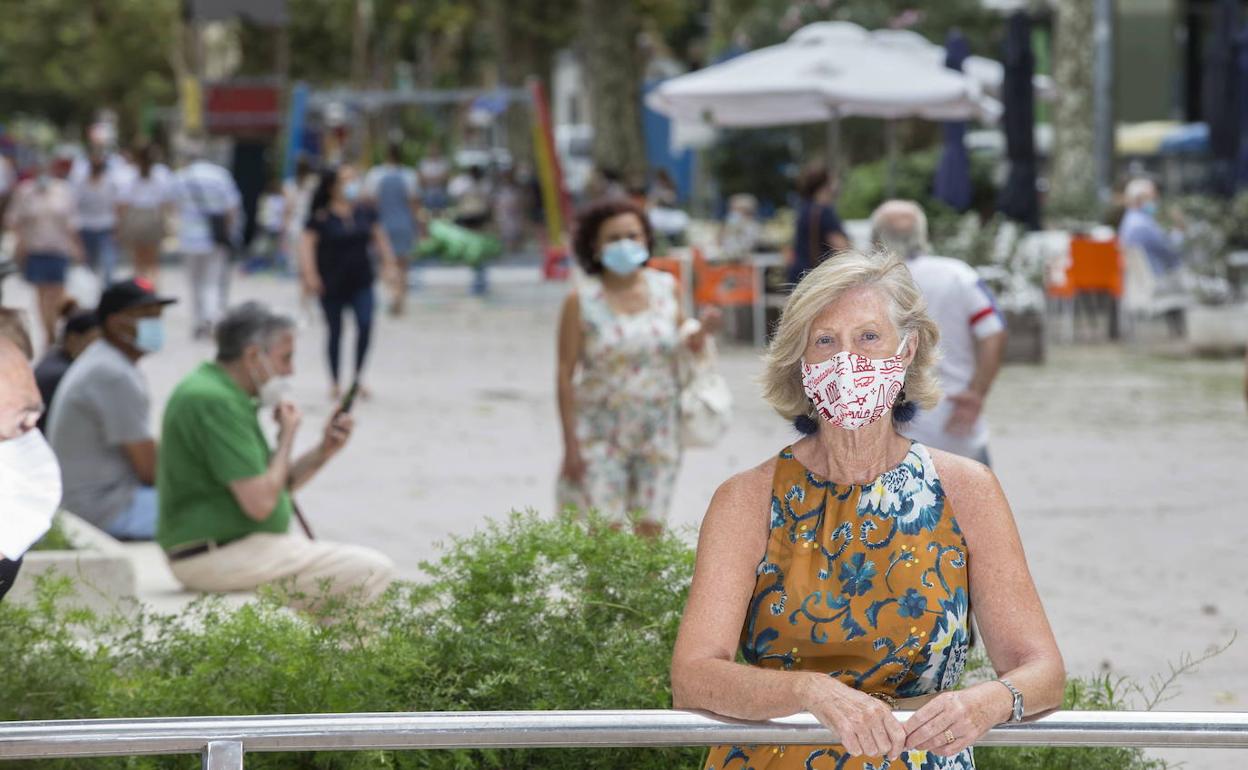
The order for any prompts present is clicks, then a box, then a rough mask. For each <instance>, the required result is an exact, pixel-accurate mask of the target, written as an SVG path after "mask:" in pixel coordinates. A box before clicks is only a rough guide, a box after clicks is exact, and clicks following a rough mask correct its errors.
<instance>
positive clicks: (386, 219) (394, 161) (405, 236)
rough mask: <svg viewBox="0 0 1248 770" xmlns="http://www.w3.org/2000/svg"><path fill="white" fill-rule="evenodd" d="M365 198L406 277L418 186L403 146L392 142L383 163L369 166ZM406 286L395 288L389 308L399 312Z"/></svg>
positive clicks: (415, 228) (417, 207)
mask: <svg viewBox="0 0 1248 770" xmlns="http://www.w3.org/2000/svg"><path fill="white" fill-rule="evenodd" d="M364 194H365V197H366V198H367V199H368V200H369V201H370V202H371V203H372V204H373V205H374V206H376V208H377V217H378V220H379V222H380V224H381V229H382V230H385V231H386V237H387V238H388V239H389V240H390V248H391V249H392V250H393V251H394V256H395V258H396V259H397V260H398V264H399V271H400V272H401V273H402V274H403V275H404V276H405V277H406V276H407V274H408V267H409V265H410V262H411V258H412V252H413V250H415V248H416V238H417V234H418V230H419V227H418V224H417V223H418V221H419V214H420V197H419V196H420V185H419V182H418V181H417V178H416V170H415V169H413V168H410V167H408V166H405V165H404V164H403V149H402V147H400V145H399V144H398V143H393V144H391V145H390V147H389V148H388V149H387V150H386V162H385V163H382V164H381V165H378V166H375V167H373V168H372V169H371V170H370V171H369V172H368V174H366V175H365V177H364ZM406 289H407V287H406V286H399V287H397V289H396V291H395V294H394V297H393V300H392V302H391V305H390V310H391V312H393V313H394V314H395V315H399V314H401V313H402V312H403V304H404V300H405V299H406V294H407V291H406Z"/></svg>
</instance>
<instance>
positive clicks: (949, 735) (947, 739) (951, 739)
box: [945, 730, 957, 746]
mask: <svg viewBox="0 0 1248 770" xmlns="http://www.w3.org/2000/svg"><path fill="white" fill-rule="evenodd" d="M956 740H957V738H955V737H954V736H953V731H952V730H945V745H946V746H948V745H949V744H951V743H953V742H954V741H956Z"/></svg>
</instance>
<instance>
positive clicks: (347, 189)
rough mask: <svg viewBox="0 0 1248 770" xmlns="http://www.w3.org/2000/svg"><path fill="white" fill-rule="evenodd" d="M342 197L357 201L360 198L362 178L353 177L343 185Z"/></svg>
mask: <svg viewBox="0 0 1248 770" xmlns="http://www.w3.org/2000/svg"><path fill="white" fill-rule="evenodd" d="M342 197H344V198H346V199H347V200H349V201H351V202H352V203H355V202H356V201H357V200H359V199H360V180H358V179H352V180H351V181H350V182H347V183H346V184H345V185H343V186H342Z"/></svg>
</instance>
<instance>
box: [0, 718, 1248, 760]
mask: <svg viewBox="0 0 1248 770" xmlns="http://www.w3.org/2000/svg"><path fill="white" fill-rule="evenodd" d="M910 715H911V714H910V713H909V712H901V711H899V712H897V717H898V719H901V720H902V721H905V720H906V719H907V718H909V717H910ZM216 742H223V743H225V744H234V745H236V746H238V750H239V759H238V762H237V763H236V764H233V765H229V764H227V765H225V767H226V768H227V770H239V768H240V764H239V763H241V752H242V751H244V750H245V751H247V752H253V751H342V750H346V751H361V750H376V749H404V750H409V749H463V748H495V749H501V748H572V747H580V748H589V747H621V746H640V747H661V746H712V745H718V744H725V743H754V744H781V745H806V744H834V743H836V742H837V737H836V735H835V733H833V732H832V731H831V730H829V729H828V728H826V727H824V726H823V725H821V724H819V722H818V721H816V720H815V718H814V717H812V716H811V715H809V714H797V715H794V716H791V717H784V718H782V719H773V720H770V721H766V722H746V721H742V720H735V719H726V718H723V717H718V716H713V715H711V714H707V713H704V712H693V711H657V710H656V711H491V712H453V713H452V712H431V713H406V714H402V713H401V714H302V715H288V716H251V717H179V718H171V719H82V720H66V721H57V722H8V723H3V724H0V759H50V758H55V757H92V756H100V757H102V756H137V755H143V754H203V753H204V752H205V746H207V747H208V750H207V751H208V755H209V757H210V759H211V758H214V757H216V756H217V755H216V754H214V753H213V752H214V749H213V747H212V745H211V744H213V743H216ZM977 745H980V746H1134V747H1147V746H1156V747H1165V748H1228V749H1229V748H1237V749H1248V713H1236V712H1151V711H1142V712H1133V711H1058V712H1053V713H1051V714H1049V715H1047V716H1042V717H1038V718H1032V719H1029V720H1027V721H1026V722H1024V723H1022V724H1012V725H1002V726H999V727H994V728H993V729H992V730H989V731H988V733H987V734H985V735H984V736H983V737H982V738H981V739H980V740H979V741H978V742H977ZM215 751H217V752H222V753H221V754H220V756H222V757H223V759H222V761H226V760H225V758H228V757H230V756H233V755H232V754H231V753H230V752H231V751H232V749H229V748H226V747H223V748H220V749H216V750H215ZM212 770H218V768H217V766H216V765H215V764H214V765H213V767H212Z"/></svg>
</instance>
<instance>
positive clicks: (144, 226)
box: [117, 144, 174, 283]
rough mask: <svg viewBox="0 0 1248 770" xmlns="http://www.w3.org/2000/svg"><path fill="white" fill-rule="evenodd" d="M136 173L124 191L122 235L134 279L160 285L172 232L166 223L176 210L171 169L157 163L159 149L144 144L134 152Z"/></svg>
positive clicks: (120, 217)
mask: <svg viewBox="0 0 1248 770" xmlns="http://www.w3.org/2000/svg"><path fill="white" fill-rule="evenodd" d="M134 157H135V171H136V173H135V174H134V175H133V177H132V178H131V179H130V181H129V182H128V183H127V184H126V186H125V188H124V189H123V190H122V191H121V193H120V195H119V198H118V202H119V206H118V211H117V217H118V231H119V232H120V233H121V239H122V242H123V244H124V245H125V247H126V249H127V250H128V251H129V252H130V258H131V260H132V261H133V265H134V275H135V277H137V278H145V279H147V280H149V281H151V282H152V283H156V282H157V279H158V278H159V272H160V250H161V248H162V246H163V244H164V240H165V236H166V235H167V234H168V230H167V228H166V226H165V222H166V221H167V220H168V217H169V214H170V212H171V210H172V207H173V201H174V196H173V190H172V189H171V181H172V180H171V179H170V173H169V169H168V168H167V167H166V166H165V165H164V164H161V163H157V162H156V147H155V146H154V145H152V144H143V145H140V146H139V147H138V149H136V150H135V152H134Z"/></svg>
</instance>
